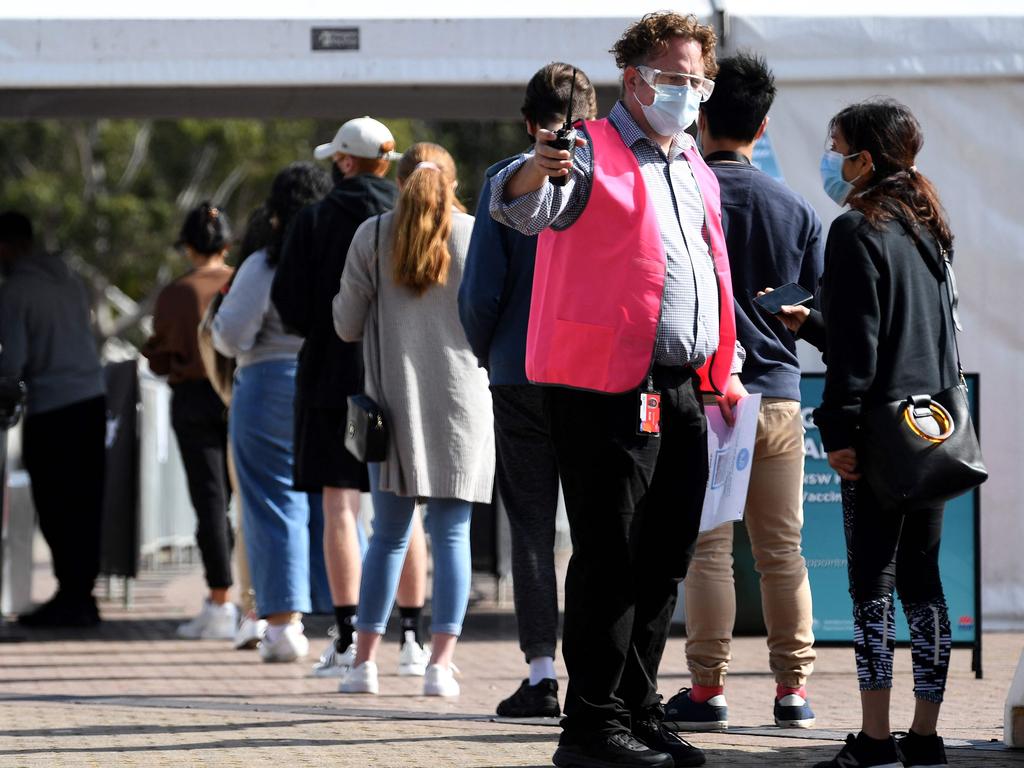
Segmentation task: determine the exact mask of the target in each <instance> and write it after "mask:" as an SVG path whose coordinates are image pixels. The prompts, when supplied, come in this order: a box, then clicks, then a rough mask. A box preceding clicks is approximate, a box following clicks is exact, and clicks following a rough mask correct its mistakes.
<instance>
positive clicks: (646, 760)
mask: <svg viewBox="0 0 1024 768" xmlns="http://www.w3.org/2000/svg"><path fill="white" fill-rule="evenodd" d="M551 762H552V763H554V764H555V765H557V766H559V768H673V766H675V765H676V763H675V761H673V759H672V755H669V754H666V753H665V752H656V751H655V750H653V749H650V748H648V747H647V746H646V745H645V744H642V743H641V742H639V741H637V740H636V739H635V738H633V734H631V733H630V732H629V731H616V732H615V733H612V734H607V735H601V736H598V737H596V738H594V739H592V740H590V741H588V742H586V743H583V744H559V745H558V749H556V750H555V754H554V756H552V758H551Z"/></svg>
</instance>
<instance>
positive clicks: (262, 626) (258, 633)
mask: <svg viewBox="0 0 1024 768" xmlns="http://www.w3.org/2000/svg"><path fill="white" fill-rule="evenodd" d="M266 632H267V622H266V619H261V618H258V617H257V616H256V614H255V613H252V612H250V613H247V614H245V616H243V617H242V623H241V624H239V625H238V630H237V631H236V632H235V648H237V649H238V650H239V651H242V650H247V649H252V648H255V647H256V646H257V645H259V644H260V640H262V639H263V635H265V634H266Z"/></svg>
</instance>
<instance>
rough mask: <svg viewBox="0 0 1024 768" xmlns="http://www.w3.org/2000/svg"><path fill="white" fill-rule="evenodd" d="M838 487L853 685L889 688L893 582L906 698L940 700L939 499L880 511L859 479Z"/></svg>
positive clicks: (944, 622) (945, 649)
mask: <svg viewBox="0 0 1024 768" xmlns="http://www.w3.org/2000/svg"><path fill="white" fill-rule="evenodd" d="M842 487H843V523H844V527H845V530H846V551H847V562H848V565H849V569H850V596H851V597H852V598H853V625H854V650H855V653H856V656H857V678H858V681H859V682H860V689H861V690H862V691H872V690H882V689H886V688H891V687H892V657H893V648H894V646H895V642H896V631H895V627H894V624H895V608H894V606H893V588H895V589H896V591H897V592H898V593H899V597H900V602H902V603H903V612H904V613H905V614H906V617H907V624H908V625H909V627H910V641H911V658H912V661H913V666H914V696H915V697H916V698H918V699H923V700H925V701H932V702H936V703H938V702H941V701H942V697H943V694H944V693H945V690H946V675H947V673H948V671H949V652H950V642H951V633H950V627H949V610H948V609H947V608H946V598H945V596H944V595H943V592H942V580H941V578H940V576H939V544H940V541H941V538H942V512H943V505H941V504H939V505H937V506H932V507H925V508H921V509H914V510H909V511H905V512H901V511H892V510H883V509H882V508H881V505H880V504H879V503H878V500H877V498H876V497H875V495H874V493H873V492H872V491H871V488H870V487H869V486H868V484H867V483H866V482H865V481H863V480H860V481H858V482H856V483H853V482H846V481H844V482H843V486H842Z"/></svg>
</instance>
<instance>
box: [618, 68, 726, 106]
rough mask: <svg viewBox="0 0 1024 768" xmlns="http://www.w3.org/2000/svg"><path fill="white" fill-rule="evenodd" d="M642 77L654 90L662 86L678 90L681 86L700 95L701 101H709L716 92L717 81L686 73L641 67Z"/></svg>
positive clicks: (637, 69)
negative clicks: (713, 92) (712, 93)
mask: <svg viewBox="0 0 1024 768" xmlns="http://www.w3.org/2000/svg"><path fill="white" fill-rule="evenodd" d="M636 71H637V72H639V73H640V76H641V77H642V78H643V79H644V80H645V81H646V82H647V84H648V85H649V86H651V87H652V88H657V87H658V86H660V85H665V86H670V87H674V88H678V87H680V86H682V87H686V88H689V89H690V90H691V91H697V92H698V93H700V100H701V101H707V100H708V99H709V98H711V92H712V91H714V90H715V81H714V80H709V79H708V78H706V77H699V76H697V75H688V74H686V73H685V72H665V71H664V70H661V69H655V68H654V67H647V66H643V65H640V66H638V67H637V68H636Z"/></svg>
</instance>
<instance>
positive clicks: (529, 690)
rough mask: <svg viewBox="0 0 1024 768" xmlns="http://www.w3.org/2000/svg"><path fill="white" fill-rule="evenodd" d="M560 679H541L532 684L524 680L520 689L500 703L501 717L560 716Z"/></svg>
mask: <svg viewBox="0 0 1024 768" xmlns="http://www.w3.org/2000/svg"><path fill="white" fill-rule="evenodd" d="M561 714H562V710H561V708H560V707H559V706H558V681H557V680H541V681H540V682H539V683H537V684H536V685H530V681H529V680H523V682H522V685H520V686H519V690H517V691H516V692H515V693H513V694H512V695H511V696H509V697H508V698H507V699H505V700H504V701H502V702H501V703H500V704H498V715H499V716H500V717H560V716H561Z"/></svg>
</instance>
